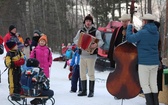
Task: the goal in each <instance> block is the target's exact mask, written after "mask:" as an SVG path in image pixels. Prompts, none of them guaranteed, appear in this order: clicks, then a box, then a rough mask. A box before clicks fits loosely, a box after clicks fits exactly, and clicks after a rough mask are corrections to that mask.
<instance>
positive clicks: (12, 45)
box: [6, 40, 17, 50]
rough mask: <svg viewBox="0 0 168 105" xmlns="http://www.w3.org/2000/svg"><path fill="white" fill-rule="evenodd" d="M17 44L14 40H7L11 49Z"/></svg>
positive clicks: (7, 44)
mask: <svg viewBox="0 0 168 105" xmlns="http://www.w3.org/2000/svg"><path fill="white" fill-rule="evenodd" d="M16 45H17V43H16V42H15V41H14V40H9V41H7V42H6V46H7V47H8V48H9V49H10V50H11V49H13V48H14V47H15V46H16Z"/></svg>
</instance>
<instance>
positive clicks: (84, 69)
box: [73, 14, 104, 97]
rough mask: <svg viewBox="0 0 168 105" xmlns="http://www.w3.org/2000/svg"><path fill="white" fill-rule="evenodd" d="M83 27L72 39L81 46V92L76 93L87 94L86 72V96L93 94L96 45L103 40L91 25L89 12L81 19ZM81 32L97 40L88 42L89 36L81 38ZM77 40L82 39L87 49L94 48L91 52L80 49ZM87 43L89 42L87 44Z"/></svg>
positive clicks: (91, 20) (100, 44)
mask: <svg viewBox="0 0 168 105" xmlns="http://www.w3.org/2000/svg"><path fill="white" fill-rule="evenodd" d="M83 24H84V27H83V28H82V29H81V30H79V31H78V32H77V35H76V36H75V38H74V39H73V41H74V43H75V44H77V45H78V47H81V56H80V77H81V84H82V92H81V93H79V94H78V96H87V77H86V73H88V76H89V94H88V97H93V95H94V84H95V75H94V73H95V69H94V66H95V61H96V57H97V51H98V49H97V48H98V47H101V46H102V45H103V43H104V42H103V40H102V37H101V33H100V31H98V30H97V29H96V28H95V27H94V26H93V24H94V23H93V18H92V16H91V15H90V14H89V15H87V16H86V17H85V19H84V21H83ZM81 33H85V34H89V35H91V36H93V38H94V39H96V40H97V41H95V42H94V41H93V42H89V40H90V38H89V39H88V40H87V38H83V39H81V38H80V36H81V35H82V34H81ZM79 40H82V41H83V44H82V45H83V46H85V45H89V49H95V50H94V51H93V53H88V51H86V50H85V49H82V46H79ZM88 43H89V44H88Z"/></svg>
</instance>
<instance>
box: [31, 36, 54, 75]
mask: <svg viewBox="0 0 168 105" xmlns="http://www.w3.org/2000/svg"><path fill="white" fill-rule="evenodd" d="M38 42H39V43H38V45H37V46H36V47H35V48H34V49H33V50H32V51H31V54H30V58H36V59H37V60H38V61H39V62H40V67H41V68H43V71H44V73H45V75H46V77H47V78H49V77H50V71H49V67H51V64H52V53H51V51H50V49H49V47H48V46H46V44H47V36H46V35H42V36H41V37H40V39H39V41H38Z"/></svg>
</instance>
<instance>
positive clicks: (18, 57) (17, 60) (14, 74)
mask: <svg viewBox="0 0 168 105" xmlns="http://www.w3.org/2000/svg"><path fill="white" fill-rule="evenodd" d="M6 46H7V47H8V48H9V51H8V52H7V54H6V57H5V65H6V67H7V68H8V83H9V92H10V95H11V99H12V100H14V101H19V100H20V97H18V95H19V94H20V91H21V85H20V75H21V68H20V67H21V65H23V64H24V62H25V61H24V58H23V57H24V55H23V53H22V52H21V51H19V50H18V46H17V43H16V42H15V41H14V40H9V41H7V42H6Z"/></svg>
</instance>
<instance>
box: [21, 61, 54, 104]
mask: <svg viewBox="0 0 168 105" xmlns="http://www.w3.org/2000/svg"><path fill="white" fill-rule="evenodd" d="M26 66H27V67H28V69H27V70H25V72H23V74H22V76H21V84H22V86H23V87H22V89H23V91H24V94H25V95H27V96H48V97H49V98H51V97H53V95H54V91H53V90H50V85H49V80H48V79H47V77H46V76H45V74H44V73H43V69H41V68H40V67H39V61H38V60H37V59H35V58H29V59H28V60H27V63H26ZM25 86H28V88H29V89H30V90H29V92H28V90H27V87H26V88H24V87H25ZM44 101H45V102H46V101H47V99H46V100H43V101H42V100H41V99H39V98H35V99H33V100H31V101H30V103H31V104H33V105H37V104H44V103H45V102H44Z"/></svg>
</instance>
